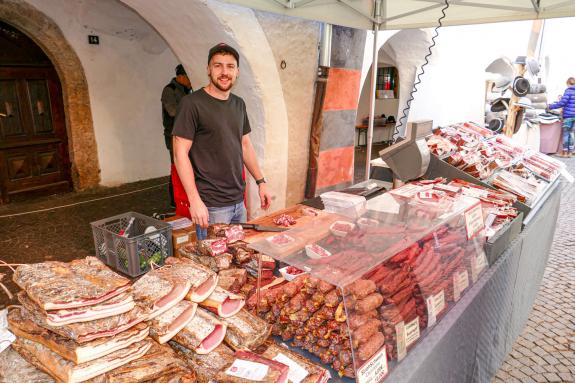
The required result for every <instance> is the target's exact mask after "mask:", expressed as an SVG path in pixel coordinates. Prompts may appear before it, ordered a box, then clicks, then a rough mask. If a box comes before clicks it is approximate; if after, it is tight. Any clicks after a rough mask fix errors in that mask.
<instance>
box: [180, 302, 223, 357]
mask: <svg viewBox="0 0 575 383" xmlns="http://www.w3.org/2000/svg"><path fill="white" fill-rule="evenodd" d="M226 328H227V325H226V324H225V323H223V322H221V321H219V320H218V319H216V318H215V317H214V316H213V315H212V314H210V313H209V312H207V311H206V310H203V309H201V308H198V309H197V310H196V315H195V316H194V319H192V320H191V321H190V322H189V323H188V324H187V325H186V326H184V328H183V329H182V330H181V331H180V332H179V333H177V334H176V335H175V336H174V337H173V339H174V340H175V341H176V342H178V343H179V344H181V345H182V346H184V347H187V348H189V349H190V350H193V351H195V352H196V353H198V354H207V353H209V352H211V351H212V350H213V349H215V348H216V347H217V346H218V345H219V344H220V343H222V341H223V340H224V337H225V336H226Z"/></svg>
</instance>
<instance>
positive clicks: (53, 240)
mask: <svg viewBox="0 0 575 383" xmlns="http://www.w3.org/2000/svg"><path fill="white" fill-rule="evenodd" d="M121 194H124V195H121ZM118 195H119V196H118ZM107 197H112V198H107ZM94 199H99V200H97V201H94V202H87V201H91V200H94ZM62 205H73V206H69V207H63V208H60V209H55V210H49V211H44V212H38V213H32V214H25V215H16V216H10V215H13V214H20V213H23V212H30V211H36V210H42V209H49V208H52V207H56V206H62ZM168 205H169V201H168V191H167V178H160V179H153V180H148V181H142V182H136V183H131V184H127V185H122V186H119V187H114V188H101V189H98V190H92V191H87V192H80V193H67V194H59V195H54V196H50V197H43V198H40V199H35V200H34V201H31V202H14V203H10V204H6V205H0V260H2V261H4V262H8V263H33V262H42V261H44V260H60V261H69V260H72V259H75V258H83V257H86V256H88V255H95V252H94V240H93V237H92V229H91V227H90V222H93V221H96V220H99V219H102V218H106V217H111V216H114V215H117V214H121V213H125V212H128V211H136V212H139V213H142V214H146V215H151V214H153V213H155V212H161V213H163V212H167V211H169V210H170V209H169V206H168ZM0 273H3V274H5V277H4V278H3V279H2V282H3V283H4V284H5V285H6V286H7V287H8V288H9V289H10V290H11V291H12V292H15V291H17V289H16V286H15V285H14V284H13V282H12V280H11V279H12V275H11V272H10V270H9V269H8V268H6V267H0ZM8 303H14V302H10V301H9V300H8V298H7V296H6V294H5V293H4V292H3V291H1V290H0V308H2V307H3V306H5V305H6V304H8Z"/></svg>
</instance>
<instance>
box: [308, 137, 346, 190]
mask: <svg viewBox="0 0 575 383" xmlns="http://www.w3.org/2000/svg"><path fill="white" fill-rule="evenodd" d="M353 155H354V148H353V146H349V147H345V148H335V149H329V150H325V151H323V152H320V153H319V164H318V172H317V188H318V189H323V188H325V187H328V186H333V185H337V184H340V183H343V182H349V181H352V180H353Z"/></svg>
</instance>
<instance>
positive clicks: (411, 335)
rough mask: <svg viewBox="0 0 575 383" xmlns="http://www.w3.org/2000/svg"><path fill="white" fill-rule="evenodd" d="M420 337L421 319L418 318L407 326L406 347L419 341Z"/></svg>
mask: <svg viewBox="0 0 575 383" xmlns="http://www.w3.org/2000/svg"><path fill="white" fill-rule="evenodd" d="M420 335H421V334H420V332H419V317H416V318H415V319H414V320H412V321H411V322H409V323H408V324H406V325H405V345H406V347H409V346H411V345H412V344H413V343H415V342H416V341H417V340H418V339H419V337H420Z"/></svg>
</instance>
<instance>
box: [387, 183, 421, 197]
mask: <svg viewBox="0 0 575 383" xmlns="http://www.w3.org/2000/svg"><path fill="white" fill-rule="evenodd" d="M422 190H425V187H423V186H421V185H415V184H407V185H403V186H402V187H400V188H397V189H393V190H390V191H389V193H391V194H394V195H397V196H400V197H406V198H411V197H413V196H414V195H416V194H417V193H419V192H420V191H422Z"/></svg>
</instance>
